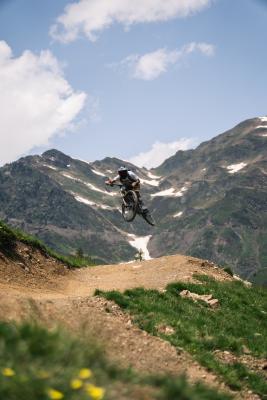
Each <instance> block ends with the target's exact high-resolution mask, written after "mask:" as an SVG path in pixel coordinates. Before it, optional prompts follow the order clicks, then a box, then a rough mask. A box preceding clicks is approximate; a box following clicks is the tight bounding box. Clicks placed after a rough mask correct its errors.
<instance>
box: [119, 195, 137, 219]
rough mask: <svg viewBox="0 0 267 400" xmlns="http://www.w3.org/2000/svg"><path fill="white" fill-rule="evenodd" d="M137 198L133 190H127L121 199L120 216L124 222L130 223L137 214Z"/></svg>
mask: <svg viewBox="0 0 267 400" xmlns="http://www.w3.org/2000/svg"><path fill="white" fill-rule="evenodd" d="M137 206H138V198H137V194H136V193H135V192H134V191H133V190H129V191H128V192H127V193H126V195H125V196H124V197H123V203H122V207H121V210H122V215H123V218H124V219H125V221H127V222H131V221H133V220H134V219H135V216H136V213H137Z"/></svg>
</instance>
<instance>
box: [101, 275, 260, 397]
mask: <svg viewBox="0 0 267 400" xmlns="http://www.w3.org/2000/svg"><path fill="white" fill-rule="evenodd" d="M197 279H198V280H199V281H200V282H199V284H190V283H186V284H184V283H174V284H171V285H168V286H167V290H166V292H165V293H160V292H158V291H156V290H144V289H142V288H140V289H134V290H127V291H126V292H125V293H124V294H122V293H119V292H115V291H114V292H109V293H102V295H104V296H105V297H106V298H107V299H109V300H114V301H115V302H117V304H119V305H120V306H121V307H122V308H124V309H125V310H127V311H129V312H130V313H131V314H132V315H133V316H134V318H135V321H136V322H137V323H138V325H139V326H140V327H141V328H142V329H144V330H146V331H148V332H149V333H152V334H154V335H158V336H161V337H162V338H163V339H165V340H168V341H169V342H170V343H171V344H172V345H174V346H176V347H177V348H179V347H182V348H183V349H185V350H187V351H188V352H190V353H191V354H192V355H193V356H194V358H195V359H196V360H197V361H199V362H200V363H201V364H202V365H203V366H205V367H206V368H208V369H209V370H211V371H213V372H215V373H216V374H217V375H219V376H221V378H222V379H223V381H224V382H225V383H226V384H227V385H229V386H230V387H231V388H232V389H234V390H241V389H244V388H247V389H250V390H253V392H255V393H258V394H259V395H260V396H264V394H266V393H267V384H266V382H265V380H264V376H263V374H261V373H259V372H257V371H253V370H251V369H249V367H248V366H247V365H245V364H244V363H241V362H239V361H238V362H233V363H232V364H231V363H230V364H226V363H223V362H222V361H220V360H219V359H218V357H216V353H215V352H214V351H215V350H220V351H229V352H231V353H233V354H234V355H236V356H240V355H241V354H242V353H243V351H244V349H246V348H247V349H248V351H249V352H250V355H251V356H253V357H254V358H255V359H258V358H261V359H264V358H265V357H266V355H267V342H266V334H267V318H266V315H267V292H266V290H264V289H260V288H257V287H252V288H249V289H248V288H246V287H245V286H244V285H243V283H241V282H223V283H222V282H217V281H214V280H213V279H210V278H208V277H202V276H198V277H197ZM183 289H189V290H190V291H192V292H194V293H198V294H210V293H211V294H212V295H213V297H214V298H217V299H219V302H220V307H219V308H218V309H217V310H212V309H210V308H209V307H208V306H207V305H205V304H204V303H202V302H197V303H194V302H193V301H192V300H190V299H182V298H181V297H180V296H179V292H180V291H181V290H183ZM161 324H164V325H167V326H171V327H172V328H173V329H174V333H173V334H172V335H169V336H168V335H165V334H163V333H160V332H159V331H158V329H157V326H159V325H161Z"/></svg>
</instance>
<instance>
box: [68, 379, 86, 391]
mask: <svg viewBox="0 0 267 400" xmlns="http://www.w3.org/2000/svg"><path fill="white" fill-rule="evenodd" d="M82 385H83V382H82V381H81V380H80V379H72V380H71V381H70V387H71V388H72V389H74V390H77V389H80V388H81V387H82Z"/></svg>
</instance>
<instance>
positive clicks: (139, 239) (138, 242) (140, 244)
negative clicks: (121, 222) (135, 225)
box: [128, 233, 152, 260]
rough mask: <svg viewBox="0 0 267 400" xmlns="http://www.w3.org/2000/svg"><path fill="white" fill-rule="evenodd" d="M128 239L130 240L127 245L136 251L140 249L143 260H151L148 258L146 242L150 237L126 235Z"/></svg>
mask: <svg viewBox="0 0 267 400" xmlns="http://www.w3.org/2000/svg"><path fill="white" fill-rule="evenodd" d="M128 237H129V238H131V240H129V244H130V245H131V246H132V247H135V248H136V249H137V250H138V251H139V250H140V249H141V250H142V252H143V259H144V260H151V259H152V258H151V257H150V254H149V251H148V248H147V246H148V242H149V240H150V239H151V237H152V235H148V236H136V235H133V234H130V233H129V234H128Z"/></svg>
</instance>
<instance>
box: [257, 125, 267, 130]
mask: <svg viewBox="0 0 267 400" xmlns="http://www.w3.org/2000/svg"><path fill="white" fill-rule="evenodd" d="M255 129H267V125H259V126H256V128H255Z"/></svg>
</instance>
